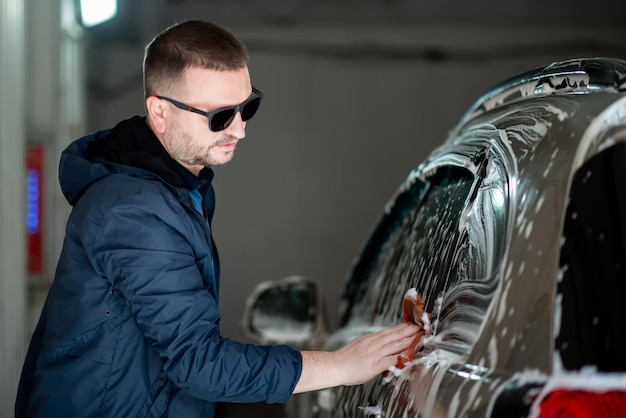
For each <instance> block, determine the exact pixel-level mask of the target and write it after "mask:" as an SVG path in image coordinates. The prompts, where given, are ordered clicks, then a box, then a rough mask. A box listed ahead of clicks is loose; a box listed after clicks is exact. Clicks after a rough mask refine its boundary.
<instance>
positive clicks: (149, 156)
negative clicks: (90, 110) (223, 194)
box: [87, 116, 213, 189]
mask: <svg viewBox="0 0 626 418" xmlns="http://www.w3.org/2000/svg"><path fill="white" fill-rule="evenodd" d="M87 155H88V158H90V159H94V160H98V161H102V160H104V161H107V162H110V163H115V164H122V165H126V166H131V167H136V168H139V169H142V170H146V171H149V172H151V173H153V174H155V175H157V176H159V177H160V178H162V179H163V180H165V181H166V182H168V183H169V184H171V185H172V186H175V187H183V188H188V189H198V188H199V187H200V186H201V185H202V184H207V183H210V182H211V180H212V179H213V170H211V169H210V168H208V167H206V168H204V169H202V171H201V172H200V175H199V176H198V177H196V176H194V175H193V174H192V173H191V172H189V171H188V170H187V169H185V168H184V167H183V166H181V165H180V164H179V163H178V162H176V161H175V160H174V159H172V157H170V155H169V154H168V153H167V151H166V150H165V148H164V147H163V145H162V144H161V142H159V140H158V138H157V137H156V136H155V135H154V133H153V132H152V130H151V129H150V127H149V126H148V124H147V123H146V118H145V117H140V116H134V117H132V118H130V119H126V120H124V121H122V122H120V123H118V124H117V126H115V127H114V128H113V129H111V131H110V132H109V134H108V135H107V136H106V137H104V138H101V139H95V140H93V141H90V142H89V144H88V145H87ZM187 174H189V175H187Z"/></svg>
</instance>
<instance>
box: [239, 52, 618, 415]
mask: <svg viewBox="0 0 626 418" xmlns="http://www.w3.org/2000/svg"><path fill="white" fill-rule="evenodd" d="M409 289H415V290H416V291H417V293H418V294H419V295H420V296H421V297H422V298H423V301H424V303H425V306H424V308H425V310H426V311H427V312H428V313H430V315H431V318H432V320H431V324H430V325H431V328H432V332H431V335H428V336H427V337H426V338H425V339H424V340H423V347H421V349H420V350H419V351H418V352H417V353H416V355H415V356H414V358H413V357H412V359H411V361H409V362H408V363H407V364H406V365H405V366H404V367H403V368H397V369H395V370H391V371H390V372H389V373H386V374H385V376H382V375H381V376H380V377H378V378H376V379H374V380H372V381H371V382H369V383H367V384H365V385H362V386H357V387H339V388H334V389H329V390H324V391H320V392H318V393H315V394H312V395H306V396H308V398H298V397H296V399H295V401H298V402H299V403H300V408H299V412H298V414H301V415H302V416H315V417H357V416H360V417H362V416H377V417H385V418H389V417H429V418H430V417H506V418H511V417H530V416H532V417H553V416H568V417H570V416H571V417H595V416H597V417H625V416H626V301H625V300H624V296H625V295H626V62H625V61H621V60H617V59H600V58H596V59H576V60H570V61H564V62H557V63H553V64H551V65H548V66H546V67H542V68H539V69H535V70H532V71H529V72H527V73H524V74H522V75H520V76H518V77H515V78H513V79H511V80H509V81H506V82H504V83H502V84H500V85H499V86H498V87H496V88H494V89H492V90H491V91H489V92H488V93H487V94H485V95H484V96H483V97H481V98H480V99H479V100H478V101H477V102H476V103H475V104H474V105H473V106H472V107H471V108H470V109H469V111H468V112H467V113H466V114H465V116H463V117H462V119H461V121H460V123H459V124H458V126H457V127H456V128H455V129H454V130H453V131H451V133H450V135H449V137H448V138H447V139H446V140H445V141H444V143H443V145H442V146H441V147H439V148H437V149H435V150H434V151H433V152H432V153H431V155H430V156H429V157H428V158H427V159H426V160H425V161H424V162H423V163H421V164H420V165H419V167H418V168H417V169H416V170H414V171H412V172H411V173H410V174H409V176H408V178H407V179H406V181H405V182H404V183H403V184H402V185H400V187H399V189H398V190H397V192H396V194H395V196H394V197H393V198H392V199H391V201H390V202H389V203H388V205H387V206H386V207H385V208H384V214H383V216H382V218H381V219H380V221H379V223H378V225H377V226H376V227H375V228H374V229H373V232H372V233H371V235H370V237H369V239H368V240H367V241H366V243H365V245H364V247H363V249H362V252H361V254H360V255H359V256H358V257H357V259H356V262H355V264H354V266H353V268H352V270H351V272H350V274H349V275H348V280H347V283H346V285H345V289H344V291H343V301H344V302H345V303H344V309H343V310H342V312H341V324H340V328H339V329H338V330H336V331H335V332H333V333H331V334H328V333H326V331H325V328H324V326H323V325H324V324H323V319H322V315H321V314H320V310H321V309H320V307H319V306H320V305H319V289H317V287H316V285H315V283H313V282H311V281H309V280H307V279H304V278H289V279H285V280H282V281H277V282H272V283H264V284H262V285H261V286H260V287H259V288H258V289H257V291H256V292H255V293H254V294H253V296H251V298H250V299H249V306H248V311H247V314H246V316H245V318H244V325H245V328H246V329H247V331H248V333H249V334H250V335H255V336H256V337H258V338H260V339H261V340H263V341H266V342H288V343H292V344H294V345H297V344H298V343H302V342H304V341H307V342H311V341H315V342H316V344H317V348H320V347H323V348H326V349H334V348H336V347H338V346H340V345H343V344H345V343H346V342H347V341H349V340H351V339H353V338H355V337H357V336H359V335H361V334H363V333H368V332H371V331H375V330H377V329H380V328H381V327H385V326H389V325H392V324H396V323H398V322H399V321H400V320H401V319H402V317H403V308H402V301H403V298H404V297H405V294H406V293H407V291H408V290H409ZM276 321H279V322H278V323H277V322H276ZM277 324H278V325H277ZM289 329H297V330H298V331H299V333H298V334H297V335H295V334H294V335H291V334H290V333H289V332H285V331H286V330H289ZM276 331H281V332H280V333H278V334H277V333H276ZM298 396H303V395H298ZM307 412H308V415H304V414H305V413H307ZM559 413H561V414H565V413H569V414H570V415H558V414H559Z"/></svg>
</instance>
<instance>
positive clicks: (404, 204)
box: [344, 151, 506, 352]
mask: <svg viewBox="0 0 626 418" xmlns="http://www.w3.org/2000/svg"><path fill="white" fill-rule="evenodd" d="M472 158H473V160H474V161H473V163H471V164H470V158H469V157H468V156H465V160H466V162H467V164H465V165H462V166H459V165H452V164H443V165H441V166H439V167H438V168H436V169H434V170H433V171H432V173H431V174H430V175H428V176H425V178H424V180H420V179H418V178H410V179H409V180H408V181H407V183H406V184H405V185H404V187H403V189H402V190H401V192H399V193H398V195H397V197H396V199H395V201H394V203H393V205H392V206H391V207H390V208H389V209H388V210H387V212H386V215H385V216H384V217H383V219H382V220H381V222H380V223H379V225H378V226H377V228H376V229H375V230H374V233H373V234H372V236H371V238H370V240H369V242H368V244H367V245H366V247H365V248H364V250H363V252H362V254H361V257H360V259H359V261H358V262H357V264H356V265H355V267H354V269H353V273H352V277H351V278H350V280H349V282H348V283H349V284H348V286H347V288H346V289H347V293H346V298H347V300H348V301H349V303H350V309H349V311H348V313H347V315H346V316H345V317H344V325H348V326H359V324H360V323H361V324H369V325H371V324H375V325H389V324H393V323H397V322H398V319H399V318H402V315H401V314H402V308H401V302H402V298H403V297H404V294H405V292H406V291H407V290H408V289H409V288H411V287H415V288H416V289H417V290H418V292H419V293H420V294H421V296H422V298H423V299H424V301H425V303H426V310H427V311H429V312H431V313H433V318H434V319H435V321H434V323H433V325H434V328H435V329H434V333H435V334H437V333H440V334H442V336H443V338H442V339H441V340H442V341H443V342H444V343H445V344H449V345H451V347H456V349H457V350H459V351H463V352H465V351H467V350H468V349H469V347H470V346H471V344H472V343H473V340H474V338H475V337H476V334H477V333H478V328H479V327H480V325H481V324H482V320H483V319H484V315H485V312H486V310H487V308H488V306H489V303H490V302H491V299H492V297H493V293H494V291H495V287H496V284H497V281H496V279H495V267H496V266H497V264H498V262H499V260H500V258H501V257H500V255H501V251H502V248H503V244H504V241H503V240H504V237H505V223H504V219H505V212H506V211H505V198H504V197H505V196H506V193H505V192H506V180H505V179H506V176H505V175H504V172H503V170H502V169H500V168H498V165H497V164H494V159H493V158H492V156H491V154H489V153H488V152H485V151H483V152H482V154H481V153H478V152H476V154H475V155H474V157H472ZM457 161H462V159H459V160H457ZM473 164H474V165H473ZM466 166H467V167H472V169H471V170H470V169H468V168H465V167H466Z"/></svg>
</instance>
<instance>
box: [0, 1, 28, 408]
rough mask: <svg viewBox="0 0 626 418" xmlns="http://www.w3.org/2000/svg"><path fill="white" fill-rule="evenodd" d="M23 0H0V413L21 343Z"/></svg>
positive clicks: (7, 403)
mask: <svg viewBox="0 0 626 418" xmlns="http://www.w3.org/2000/svg"><path fill="white" fill-rule="evenodd" d="M24 3H25V2H24V0H0V333H1V336H0V376H1V377H0V416H3V417H10V416H13V405H14V402H15V394H16V390H17V382H18V380H19V374H20V371H21V368H22V362H23V358H24V354H25V347H26V335H25V334H26V333H25V329H26V290H27V282H26V268H25V246H26V244H25V218H24V207H25V198H26V196H25V192H24V190H25V173H24V147H25V117H24V115H25V107H24V103H25V101H24V97H25V77H24V73H25V70H26V58H25V48H24V45H25V17H24Z"/></svg>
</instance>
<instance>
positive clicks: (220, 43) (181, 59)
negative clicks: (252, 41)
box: [143, 20, 248, 98]
mask: <svg viewBox="0 0 626 418" xmlns="http://www.w3.org/2000/svg"><path fill="white" fill-rule="evenodd" d="M247 63H248V51H247V50H246V47H245V46H244V45H243V43H241V41H239V40H238V39H237V38H236V37H235V36H234V35H233V34H232V33H231V32H229V31H228V30H226V29H224V28H222V27H221V26H219V25H216V24H214V23H210V22H204V21H200V20H188V21H185V22H182V23H177V24H175V25H173V26H170V27H169V28H167V29H166V30H165V31H163V32H162V33H160V34H159V35H157V36H156V37H155V38H154V39H153V40H152V41H151V42H150V43H149V44H148V46H147V47H146V50H145V54H144V60H143V87H144V98H147V97H149V96H152V95H155V94H166V93H167V90H170V91H171V87H170V86H171V85H172V84H175V83H176V82H177V81H178V80H180V77H181V76H182V74H183V71H184V70H185V69H187V68H206V69H211V70H217V71H234V70H239V69H241V68H244V67H245V66H246V65H247ZM160 90H166V91H160Z"/></svg>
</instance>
